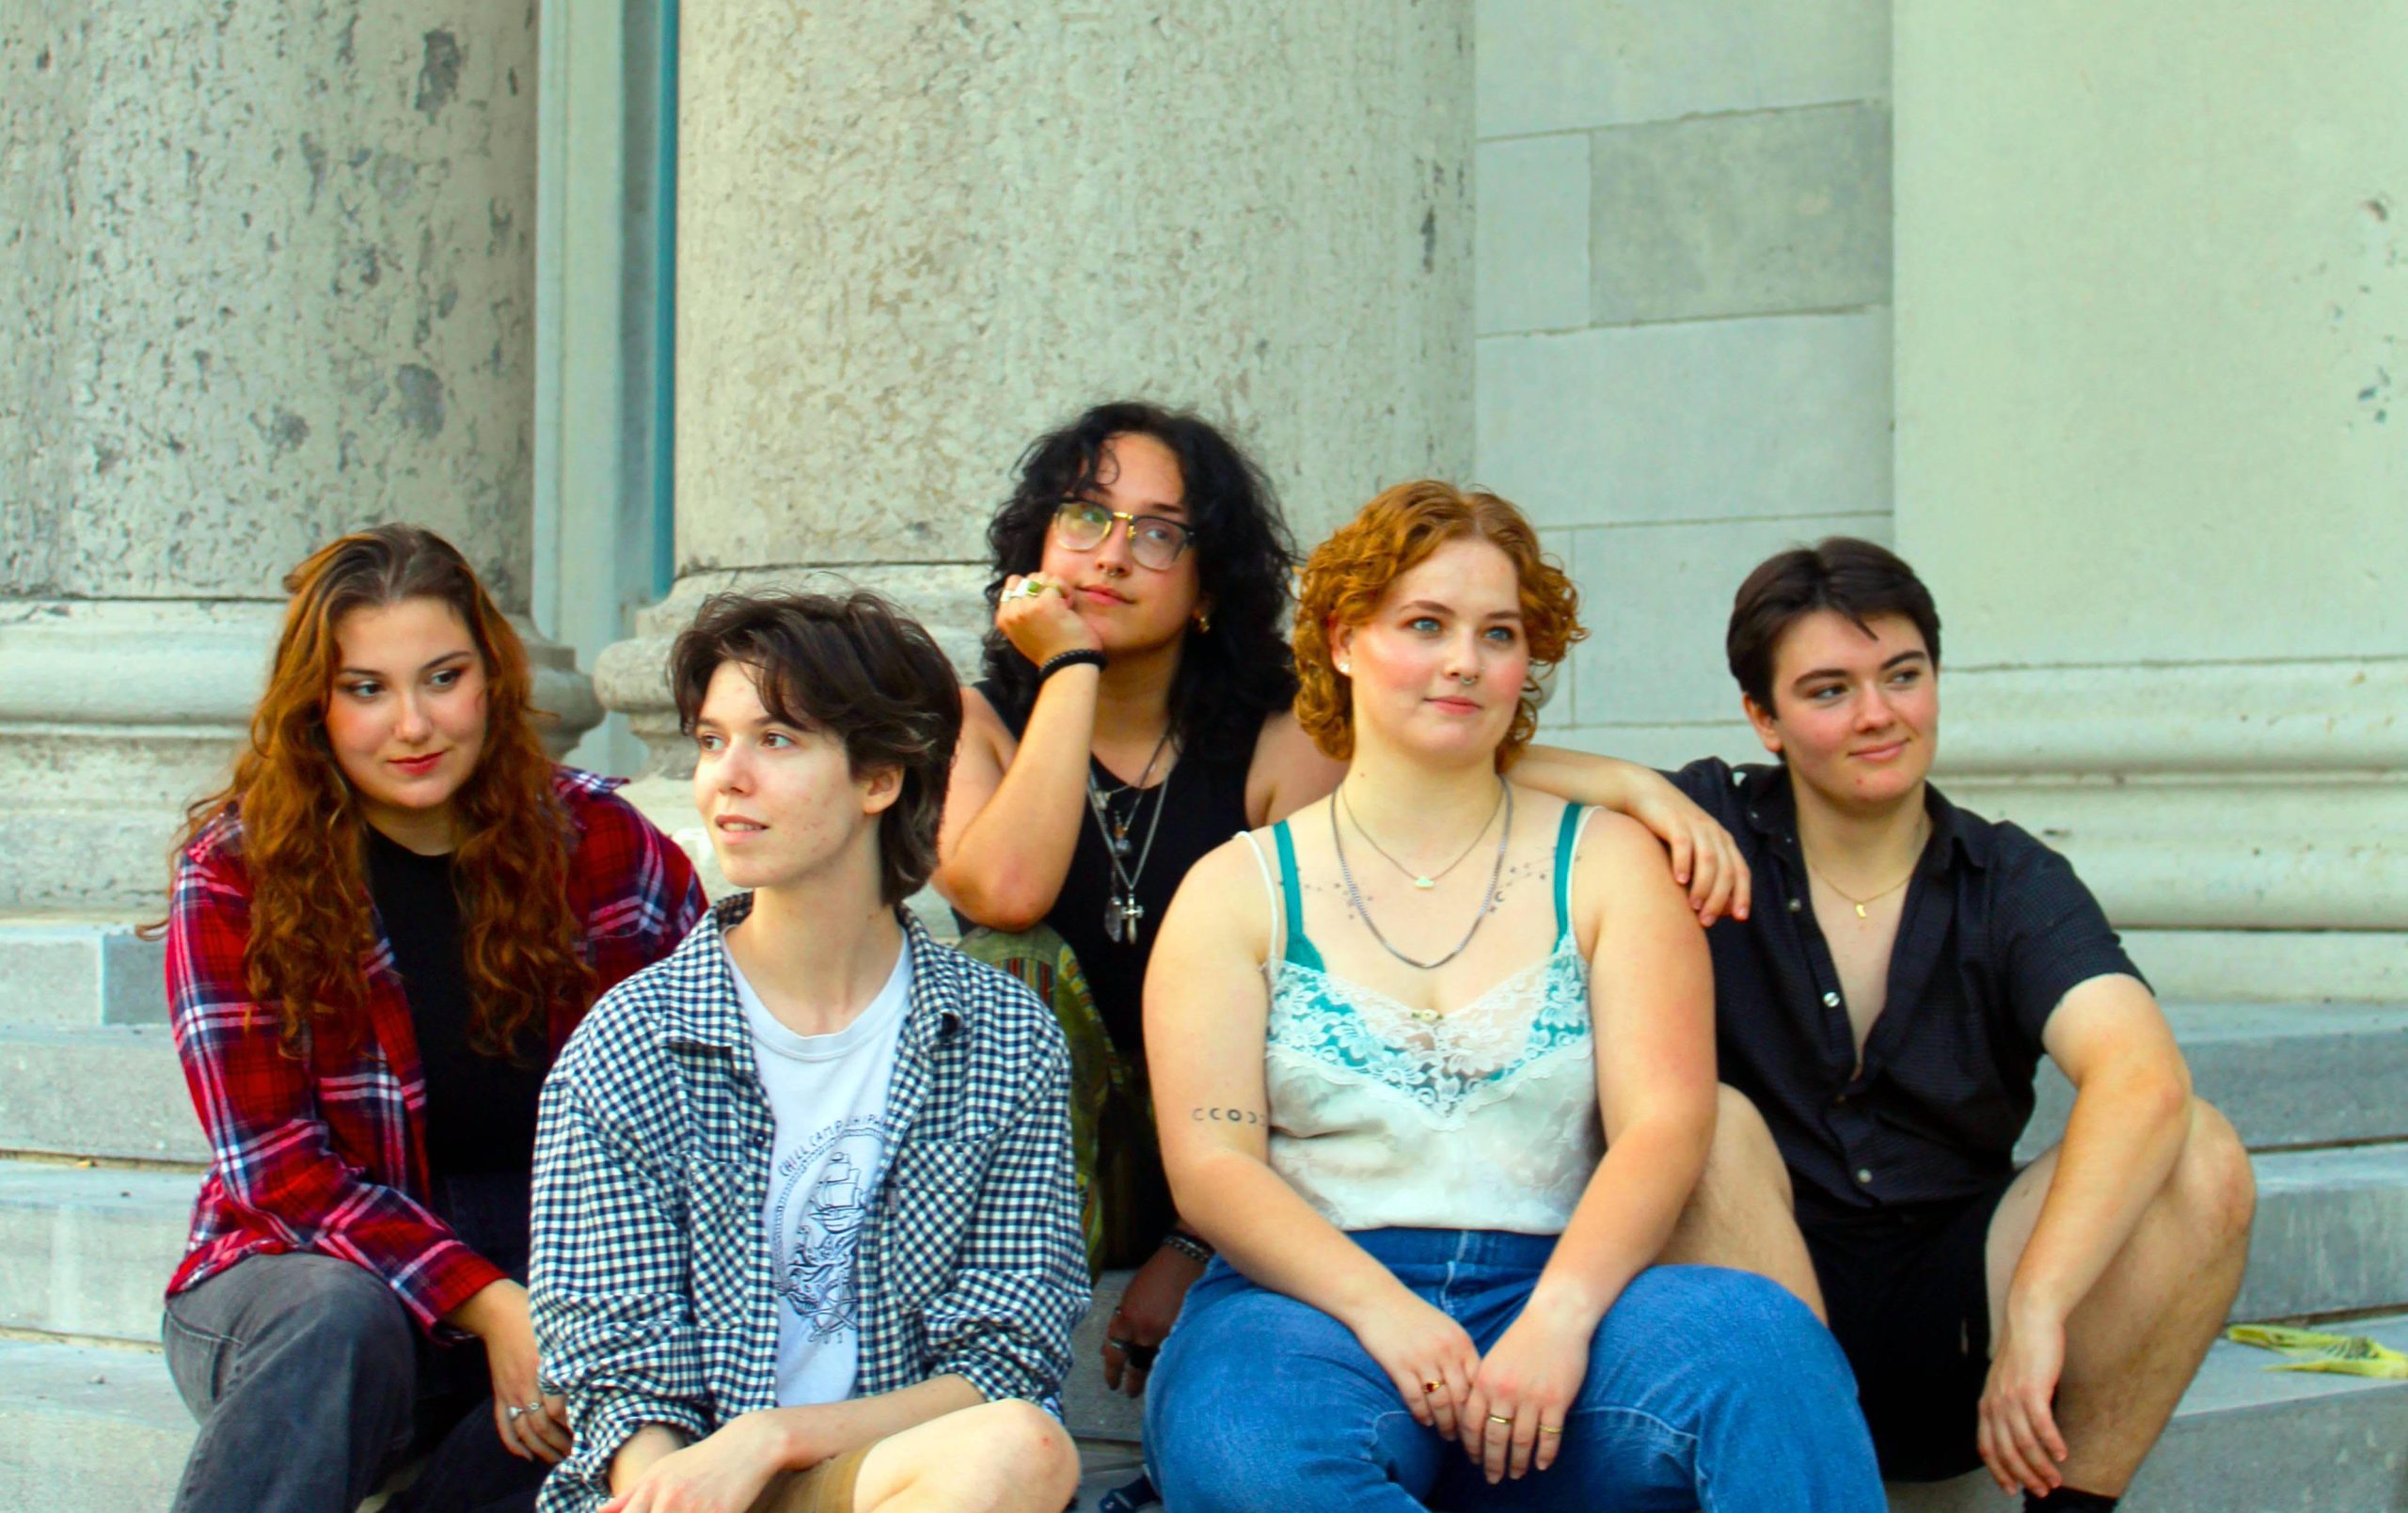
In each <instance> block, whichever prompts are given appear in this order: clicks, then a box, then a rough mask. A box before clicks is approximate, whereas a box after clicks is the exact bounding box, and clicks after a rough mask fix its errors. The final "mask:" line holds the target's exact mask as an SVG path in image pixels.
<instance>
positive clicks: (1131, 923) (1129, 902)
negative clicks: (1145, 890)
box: [1120, 894, 1146, 945]
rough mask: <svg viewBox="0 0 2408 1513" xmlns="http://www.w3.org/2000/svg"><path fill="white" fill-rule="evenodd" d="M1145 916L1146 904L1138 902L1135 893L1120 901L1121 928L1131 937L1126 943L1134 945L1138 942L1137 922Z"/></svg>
mask: <svg viewBox="0 0 2408 1513" xmlns="http://www.w3.org/2000/svg"><path fill="white" fill-rule="evenodd" d="M1145 917H1146V906H1145V905H1143V904H1140V903H1138V902H1137V899H1136V895H1135V894H1131V895H1129V896H1128V897H1126V898H1123V899H1122V900H1121V901H1120V928H1121V929H1122V930H1123V931H1125V932H1127V934H1128V937H1129V938H1128V940H1127V941H1126V942H1124V943H1125V944H1128V945H1135V944H1136V943H1137V922H1138V921H1139V920H1142V919H1144V918H1145Z"/></svg>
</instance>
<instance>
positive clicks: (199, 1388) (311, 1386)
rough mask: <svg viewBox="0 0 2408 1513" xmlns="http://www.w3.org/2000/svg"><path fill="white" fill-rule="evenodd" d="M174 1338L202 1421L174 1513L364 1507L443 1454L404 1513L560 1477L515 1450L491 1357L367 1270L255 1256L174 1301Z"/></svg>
mask: <svg viewBox="0 0 2408 1513" xmlns="http://www.w3.org/2000/svg"><path fill="white" fill-rule="evenodd" d="M522 1187H523V1183H522ZM521 1222H522V1224H523V1220H522V1221H521ZM462 1237H463V1238H467V1237H468V1232H467V1228H466V1227H464V1228H463V1230H462ZM523 1243H524V1242H523V1241H522V1242H521V1245H522V1247H523ZM479 1249H480V1250H481V1251H482V1252H483V1253H485V1254H487V1255H489V1256H493V1257H494V1259H496V1261H497V1263H498V1264H500V1265H502V1266H504V1267H505V1268H509V1269H514V1270H517V1271H519V1272H520V1273H521V1274H523V1267H524V1262H523V1261H522V1260H520V1259H519V1258H518V1257H517V1256H507V1257H506V1258H505V1256H504V1255H502V1254H498V1253H497V1251H498V1250H500V1249H501V1248H500V1247H496V1248H494V1249H486V1248H485V1247H479ZM514 1263H515V1265H514ZM162 1331H163V1333H164V1335H165V1338H166V1347H167V1371H168V1373H169V1375H171V1376H172V1377H174V1379H175V1382H176V1390H177V1391H178V1392H179V1393H181V1394H182V1395H183V1400H184V1406H185V1407H187V1408H189V1409H191V1410H192V1412H193V1416H194V1417H195V1418H197V1419H198V1420H199V1421H200V1433H199V1435H198V1438H197V1439H195V1441H194V1442H193V1447H192V1456H191V1458H190V1459H188V1460H186V1461H185V1462H184V1474H183V1480H182V1483H181V1484H180V1485H179V1486H178V1487H177V1489H176V1501H175V1504H174V1513H236V1510H240V1513H351V1510H352V1509H353V1508H355V1507H356V1506H357V1505H359V1502H360V1500H361V1499H362V1498H364V1497H366V1496H367V1495H368V1494H369V1493H370V1492H372V1491H373V1490H375V1489H376V1486H377V1484H378V1483H379V1482H381V1481H382V1480H383V1479H384V1478H385V1476H386V1475H388V1474H389V1473H390V1472H391V1471H392V1470H393V1469H394V1468H395V1467H396V1466H397V1465H399V1464H400V1463H401V1462H402V1461H403V1460H404V1459H405V1458H407V1457H409V1456H410V1455H411V1454H412V1453H414V1452H415V1451H418V1450H420V1449H427V1448H430V1447H431V1448H433V1450H434V1457H433V1458H432V1460H430V1462H429V1463H428V1465H427V1466H426V1468H425V1469H424V1471H422V1472H421V1473H420V1475H419V1477H418V1479H417V1481H415V1482H414V1483H412V1484H411V1486H410V1488H409V1489H407V1490H406V1491H405V1492H404V1493H403V1494H402V1495H401V1496H399V1497H397V1498H395V1499H394V1500H393V1502H392V1503H391V1504H390V1505H389V1506H390V1507H391V1508H392V1509H394V1510H396V1513H399V1510H402V1509H407V1508H414V1507H423V1508H427V1509H429V1510H433V1509H437V1508H440V1509H443V1510H445V1513H454V1510H461V1513H465V1510H470V1509H482V1508H484V1507H487V1506H489V1505H490V1506H496V1507H512V1506H530V1505H531V1501H532V1495H533V1490H534V1488H535V1487H536V1485H537V1484H538V1483H539V1482H540V1481H541V1480H542V1479H543V1475H544V1473H545V1471H546V1469H547V1468H546V1467H545V1466H544V1465H543V1463H542V1462H540V1461H522V1460H520V1459H518V1458H515V1457H514V1456H512V1455H511V1454H510V1453H509V1452H508V1451H507V1450H505V1449H503V1448H502V1445H501V1439H500V1436H499V1434H498V1433H496V1432H495V1429H494V1426H493V1405H492V1397H491V1390H490V1385H489V1381H488V1379H487V1377H486V1375H485V1364H484V1351H483V1349H482V1348H479V1347H478V1346H476V1345H474V1344H473V1343H471V1344H468V1345H464V1346H453V1347H448V1348H447V1347H438V1346H436V1345H434V1344H433V1343H431V1342H430V1341H429V1340H427V1338H426V1337H425V1335H423V1334H422V1333H420V1331H419V1329H418V1327H417V1326H416V1325H415V1324H414V1323H413V1322H412V1321H411V1319H410V1316H409V1314H408V1312H407V1311H406V1310H404V1308H403V1307H402V1304H401V1300H399V1299H398V1298H396V1297H394V1296H393V1293H392V1289H390V1288H389V1287H388V1286H386V1285H385V1284H384V1283H383V1282H382V1281H381V1280H379V1279H378V1278H377V1277H375V1276H374V1275H372V1273H370V1272H369V1271H368V1270H367V1269H365V1268H362V1267H358V1266H355V1265H353V1264H352V1263H351V1262H349V1261H341V1260H336V1259H335V1258H333V1257H331V1256H325V1255H254V1256H252V1257H250V1258H249V1259H247V1260H245V1261H239V1262H236V1263H235V1264H234V1265H233V1266H231V1267H229V1268H228V1269H225V1270H223V1271H220V1272H218V1273H217V1274H216V1275H215V1276H213V1277H211V1278H209V1279H208V1280H207V1281H205V1282H203V1283H201V1284H199V1285H198V1286H196V1287H192V1288H189V1289H187V1290H185V1291H183V1292H181V1293H178V1294H177V1295H176V1296H175V1297H172V1298H170V1299H168V1300H167V1310H166V1322H165V1324H164V1325H163V1326H162Z"/></svg>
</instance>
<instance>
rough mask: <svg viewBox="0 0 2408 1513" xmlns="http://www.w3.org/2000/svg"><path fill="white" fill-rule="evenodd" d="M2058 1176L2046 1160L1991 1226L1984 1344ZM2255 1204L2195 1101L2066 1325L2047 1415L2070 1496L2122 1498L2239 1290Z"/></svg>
mask: <svg viewBox="0 0 2408 1513" xmlns="http://www.w3.org/2000/svg"><path fill="white" fill-rule="evenodd" d="M2056 1169H2057V1153H2056V1152H2055V1151H2054V1150H2053V1149H2052V1150H2051V1151H2050V1152H2049V1153H2048V1154H2047V1155H2045V1156H2043V1157H2041V1158H2039V1159H2038V1160H2036V1161H2034V1162H2033V1163H2032V1164H2031V1165H2030V1166H2028V1167H2026V1168H2024V1170H2023V1174H2021V1175H2020V1176H2019V1177H2017V1178H2016V1179H2015V1185H2014V1186H2013V1187H2010V1188H2008V1189H2007V1190H2006V1195H2005V1196H2004V1198H2001V1199H2000V1200H1999V1206H1998V1212H1997V1214H1996V1215H1995V1216H1993V1217H1992V1218H1991V1220H1990V1233H1989V1247H1988V1257H1989V1284H1990V1332H1991V1337H1992V1338H1993V1339H1995V1338H1996V1337H1997V1335H1998V1331H1999V1328H2000V1324H2001V1321H2002V1320H2003V1319H2004V1317H2005V1313H2006V1289H2007V1284H2008V1283H2009V1282H2011V1281H2012V1280H2013V1279H2014V1276H2015V1267H2016V1263H2017V1262H2018V1261H2020V1260H2021V1259H2022V1256H2023V1247H2024V1245H2025V1244H2026V1243H2027V1242H2029V1241H2030V1239H2031V1238H2032V1227H2033V1225H2034V1224H2035V1223H2036V1222H2037V1221H2038V1220H2039V1217H2040V1204H2041V1201H2042V1200H2043V1199H2045V1198H2046V1197H2047V1196H2048V1193H2049V1183H2050V1181H2051V1180H2052V1178H2053V1177H2054V1175H2055V1173H2056ZM2256 1207H2257V1183H2256V1181H2255V1179H2254V1178H2253V1177H2252V1176H2251V1174H2250V1170H2249V1156H2248V1153H2247V1152H2246V1151H2245V1150H2243V1149H2242V1144H2241V1137H2240V1136H2239V1135H2237V1134H2235V1133H2234V1132H2233V1128H2232V1126H2231V1124H2230V1123H2229V1122H2227V1121H2226V1118H2225V1116H2224V1115H2223V1114H2221V1113H2218V1112H2217V1111H2215V1110H2214V1109H2212V1108H2210V1106H2209V1105H2207V1104H2205V1103H2202V1102H2200V1101H2199V1100H2198V1099H2196V1098H2194V1099H2192V1100H2191V1128H2190V1132H2189V1134H2188V1135H2187V1136H2185V1137H2184V1140H2183V1143H2182V1154H2181V1155H2180V1156H2179V1157H2178V1158H2176V1160H2175V1163H2174V1171H2173V1174H2171V1175H2170V1176H2169V1177H2167V1179H2166V1183H2165V1187H2164V1189H2163V1190H2161V1191H2160V1192H2159V1193H2158V1195H2157V1197H2156V1199H2155V1200H2154V1201H2153V1202H2151V1203H2150V1204H2149V1206H2147V1208H2146V1209H2143V1210H2142V1212H2141V1220H2140V1223H2139V1224H2138V1225H2137V1226H2136V1227H2135V1228H2134V1229H2133V1231H2132V1235H2131V1238H2130V1239H2128V1240H2126V1241H2125V1242H2124V1248H2123V1249H2122V1250H2120V1251H2118V1252H2116V1253H2115V1259H2114V1260H2112V1261H2110V1262H2108V1263H2107V1269H2106V1271H2105V1272H2103V1273H2102V1274H2101V1275H2100V1276H2099V1284H2098V1285H2096V1286H2094V1287H2093V1288H2091V1290H2090V1295H2089V1296H2088V1297H2086V1298H2084V1299H2083V1300H2082V1303H2081V1305H2080V1306H2079V1307H2077V1308H2075V1309H2074V1311H2073V1315H2072V1316H2071V1317H2070V1318H2068V1319H2067V1321H2066V1365H2065V1374H2064V1376H2063V1378H2062V1379H2060V1381H2059V1384H2058V1387H2057V1411H2056V1412H2057V1427H2058V1429H2059V1430H2060V1431H2061V1432H2062V1433H2063V1434H2064V1435H2065V1439H2066V1447H2067V1450H2068V1451H2070V1452H2071V1454H2070V1455H2069V1457H2068V1458H2067V1461H2066V1463H2065V1465H2064V1467H2063V1468H2062V1469H2063V1471H2064V1473H2065V1478H2066V1483H2067V1486H2071V1487H2079V1488H2081V1489H2083V1490H2085V1491H2092V1492H2098V1493H2099V1494H2100V1495H2102V1496H2107V1497H2121V1496H2122V1495H2123V1494H2124V1489H2126V1488H2127V1487H2129V1486H2131V1480H2132V1474H2133V1473H2134V1472H2136V1471H2138V1470H2139V1469H2140V1464H2141V1461H2142V1460H2143V1459H2144V1458H2146V1457H2147V1455H2148V1452H2149V1450H2150V1447H2152V1446H2153V1445H2155V1444H2156V1443H2157V1438H2158V1436H2159V1435H2161V1434H2162V1433H2164V1432H2165V1425H2166V1421H2167V1420H2168V1419H2170V1418H2171V1417H2173V1415H2174V1408H2175V1405H2176V1404H2177V1403H2178V1402H2179V1401H2181V1398H2182V1393H2183V1390H2184V1389H2185V1388H2187V1387H2189V1386H2190V1384H2191V1379H2192V1377H2194V1375H2196V1374H2197V1372H2198V1369H2199V1362H2200V1360H2201V1358H2203V1357H2204V1356H2206V1354H2207V1353H2208V1347H2209V1346H2210V1344H2212V1343H2214V1341H2215V1337H2216V1335H2217V1333H2218V1332H2220V1331H2221V1330H2222V1329H2223V1328H2224V1321H2225V1316H2226V1313H2227V1312H2228V1311H2229V1310H2230V1309H2231V1307H2232V1300H2233V1296H2234V1295H2235V1294H2236V1293H2238V1292H2239V1291H2240V1290H2241V1273H2242V1268H2243V1266H2245V1265H2246V1264H2247V1262H2248V1259H2249V1221H2250V1217H2251V1215H2252V1214H2253V1213H2254V1212H2255V1210H2256Z"/></svg>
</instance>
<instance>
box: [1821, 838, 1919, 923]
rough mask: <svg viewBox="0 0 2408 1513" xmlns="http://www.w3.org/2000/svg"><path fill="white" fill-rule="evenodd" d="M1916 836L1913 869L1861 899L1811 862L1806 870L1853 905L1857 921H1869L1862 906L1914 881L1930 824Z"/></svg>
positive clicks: (1887, 895)
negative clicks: (1887, 885) (1885, 886)
mask: <svg viewBox="0 0 2408 1513" xmlns="http://www.w3.org/2000/svg"><path fill="white" fill-rule="evenodd" d="M1916 835H1917V837H1918V839H1917V840H1916V842H1915V865H1914V867H1909V868H1908V869H1907V875H1905V876H1904V877H1901V878H1899V879H1898V880H1897V881H1896V882H1894V883H1892V884H1891V885H1890V886H1889V887H1887V888H1885V889H1883V890H1881V891H1879V892H1877V893H1867V894H1865V895H1864V896H1863V897H1862V898H1859V897H1857V896H1856V895H1855V894H1854V893H1851V892H1849V891H1848V890H1846V889H1845V888H1842V887H1841V886H1840V885H1839V884H1837V883H1835V882H1833V881H1831V879H1830V874H1828V873H1826V872H1824V871H1823V869H1822V868H1820V867H1817V866H1815V865H1814V863H1813V862H1812V861H1809V862H1807V863H1806V870H1807V871H1808V872H1810V873H1813V874H1814V876H1815V877H1816V878H1817V879H1819V880H1820V881H1821V882H1822V885H1823V886H1824V887H1826V888H1828V889H1830V890H1831V891H1832V892H1834V893H1837V894H1839V895H1840V897H1842V898H1844V899H1846V900H1847V901H1848V902H1849V903H1851V904H1853V905H1855V906H1856V917H1857V918H1858V919H1860V920H1863V919H1870V918H1871V917H1872V916H1870V915H1868V914H1866V913H1865V912H1864V906H1866V905H1867V904H1877V903H1879V902H1880V901H1881V900H1883V899H1885V898H1888V897H1889V896H1890V895H1891V894H1892V893H1894V892H1896V891H1897V890H1899V889H1901V888H1904V887H1906V886H1907V884H1909V883H1910V882H1913V881H1914V880H1915V867H1920V866H1922V865H1923V847H1924V842H1925V841H1926V840H1929V839H1930V837H1931V822H1930V821H1929V820H1928V819H1926V820H1925V822H1924V827H1923V828H1922V829H1921V830H1918V831H1917V832H1916ZM1805 855H1806V848H1805V847H1804V846H1799V847H1798V856H1799V857H1801V858H1803V857H1804V856H1805Z"/></svg>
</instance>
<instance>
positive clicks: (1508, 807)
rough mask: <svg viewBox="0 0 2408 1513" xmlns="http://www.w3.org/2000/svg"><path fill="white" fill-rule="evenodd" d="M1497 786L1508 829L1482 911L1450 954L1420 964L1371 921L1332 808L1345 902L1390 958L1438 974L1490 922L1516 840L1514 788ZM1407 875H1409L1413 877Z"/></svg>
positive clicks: (1499, 835)
mask: <svg viewBox="0 0 2408 1513" xmlns="http://www.w3.org/2000/svg"><path fill="white" fill-rule="evenodd" d="M1497 787H1499V788H1501V789H1503V790H1504V791H1505V796H1504V797H1503V798H1502V799H1501V800H1499V804H1500V807H1502V808H1503V809H1504V811H1505V827H1504V828H1503V829H1502V830H1499V831H1498V832H1497V859H1496V860H1495V861H1494V862H1492V863H1491V864H1490V865H1489V869H1488V887H1487V889H1486V890H1484V891H1483V892H1481V895H1480V909H1479V911H1478V912H1477V913H1475V914H1473V915H1472V917H1471V928H1470V929H1468V930H1465V932H1464V938H1462V939H1461V940H1458V941H1456V942H1455V949H1454V950H1452V951H1450V952H1448V953H1447V954H1445V955H1443V956H1440V957H1439V958H1438V959H1437V960H1435V961H1421V960H1418V959H1417V958H1415V957H1412V956H1408V955H1406V954H1404V953H1403V952H1402V951H1399V950H1398V949H1397V948H1396V947H1395V946H1393V945H1391V944H1389V943H1388V938H1387V937H1386V936H1384V935H1382V934H1380V927H1379V925H1378V923H1376V922H1374V921H1373V920H1372V918H1371V911H1370V909H1368V908H1365V907H1364V906H1363V893H1362V890H1360V889H1358V888H1356V887H1355V872H1354V869H1353V868H1351V867H1349V866H1347V865H1346V841H1345V838H1344V837H1343V836H1341V835H1339V831H1338V806H1337V805H1336V804H1332V805H1330V806H1329V843H1330V844H1331V846H1333V847H1334V848H1336V850H1337V852H1338V875H1339V877H1341V878H1343V879H1345V882H1346V902H1347V903H1348V904H1350V905H1352V906H1354V909H1355V914H1356V915H1358V916H1360V917H1361V919H1362V921H1363V927H1364V928H1365V929H1367V930H1369V931H1370V932H1371V938H1372V939H1374V940H1376V941H1378V942H1379V943H1380V949H1381V950H1383V951H1385V952H1386V953H1387V954H1389V955H1391V956H1394V957H1395V958H1396V959H1397V960H1399V961H1401V962H1402V963H1404V964H1405V965H1406V966H1407V967H1411V968H1415V969H1418V970H1420V971H1425V972H1428V971H1435V970H1437V969H1439V968H1441V967H1444V966H1445V965H1447V963H1449V962H1450V961H1452V960H1454V959H1455V958H1456V957H1457V956H1460V955H1462V954H1464V948H1465V947H1466V946H1468V945H1470V944H1471V938H1472V937H1473V936H1476V935H1478V934H1480V923H1481V921H1482V920H1485V919H1487V918H1488V916H1489V913H1490V912H1491V911H1492V910H1494V909H1495V908H1496V907H1497V880H1498V879H1499V878H1501V877H1503V876H1504V875H1505V848H1506V845H1507V843H1509V842H1511V841H1512V840H1513V785H1512V784H1511V783H1508V782H1507V781H1506V780H1504V779H1502V778H1499V779H1497ZM1347 817H1348V818H1349V819H1352V818H1354V811H1353V810H1352V809H1349V810H1348V811H1347ZM1356 828H1358V829H1359V828H1361V827H1359V826H1358V827H1356ZM1486 828H1487V827H1485V826H1482V827H1481V829H1482V831H1483V832H1484V831H1485V830H1486ZM1364 839H1365V840H1369V839H1370V834H1369V832H1366V833H1365V835H1364ZM1475 839H1476V838H1475ZM1375 849H1376V848H1375ZM1408 875H1410V874H1408Z"/></svg>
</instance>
